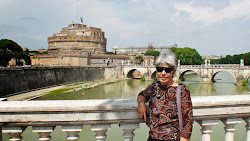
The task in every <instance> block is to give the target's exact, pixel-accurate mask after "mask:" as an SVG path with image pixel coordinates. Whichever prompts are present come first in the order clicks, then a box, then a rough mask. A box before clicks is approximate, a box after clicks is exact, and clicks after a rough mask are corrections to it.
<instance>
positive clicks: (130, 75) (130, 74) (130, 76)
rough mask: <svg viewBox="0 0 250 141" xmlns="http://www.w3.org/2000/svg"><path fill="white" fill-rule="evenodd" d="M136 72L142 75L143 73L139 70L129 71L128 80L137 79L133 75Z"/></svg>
mask: <svg viewBox="0 0 250 141" xmlns="http://www.w3.org/2000/svg"><path fill="white" fill-rule="evenodd" d="M135 71H138V72H139V73H140V74H141V75H142V72H141V71H140V70H138V69H131V70H129V71H128V72H127V74H126V78H135V77H134V75H133V73H134V72H135Z"/></svg>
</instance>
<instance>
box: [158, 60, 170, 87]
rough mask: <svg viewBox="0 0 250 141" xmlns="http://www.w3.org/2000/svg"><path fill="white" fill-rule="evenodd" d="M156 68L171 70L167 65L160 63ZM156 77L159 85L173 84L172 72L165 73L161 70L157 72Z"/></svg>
mask: <svg viewBox="0 0 250 141" xmlns="http://www.w3.org/2000/svg"><path fill="white" fill-rule="evenodd" d="M158 67H165V68H172V67H171V66H170V65H169V64H167V63H160V64H159V65H158ZM157 76H158V79H159V81H160V82H161V85H168V86H170V85H172V83H173V70H172V71H171V72H166V71H165V70H163V71H162V72H159V71H157Z"/></svg>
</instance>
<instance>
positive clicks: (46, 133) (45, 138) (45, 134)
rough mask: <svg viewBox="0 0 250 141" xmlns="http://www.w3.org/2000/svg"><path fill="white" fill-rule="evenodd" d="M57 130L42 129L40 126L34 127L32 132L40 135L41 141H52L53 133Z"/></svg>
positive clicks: (51, 128) (52, 128)
mask: <svg viewBox="0 0 250 141" xmlns="http://www.w3.org/2000/svg"><path fill="white" fill-rule="evenodd" d="M54 129H55V127H48V126H47V127H40V126H35V127H32V132H33V133H38V134H39V135H40V137H39V139H38V140H39V141H50V139H51V136H50V134H51V132H52V131H53V130H54Z"/></svg>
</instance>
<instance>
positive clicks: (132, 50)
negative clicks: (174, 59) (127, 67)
mask: <svg viewBox="0 0 250 141" xmlns="http://www.w3.org/2000/svg"><path fill="white" fill-rule="evenodd" d="M171 47H177V45H176V44H175V45H171V46H153V45H152V43H149V44H148V46H147V47H145V46H144V47H133V46H130V47H119V46H114V47H112V49H113V52H116V53H117V54H124V53H143V54H144V53H146V52H147V51H159V52H161V51H166V50H168V49H169V48H171Z"/></svg>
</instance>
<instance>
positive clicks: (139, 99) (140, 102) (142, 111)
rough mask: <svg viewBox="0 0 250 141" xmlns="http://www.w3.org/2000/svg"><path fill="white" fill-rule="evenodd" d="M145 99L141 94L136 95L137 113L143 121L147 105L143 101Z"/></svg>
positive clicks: (145, 117)
mask: <svg viewBox="0 0 250 141" xmlns="http://www.w3.org/2000/svg"><path fill="white" fill-rule="evenodd" d="M146 101H147V99H146V98H145V97H144V96H142V95H139V96H138V97H137V102H138V115H139V117H140V118H141V119H143V120H144V121H147V116H146V113H147V106H146V104H145V102H146Z"/></svg>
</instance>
